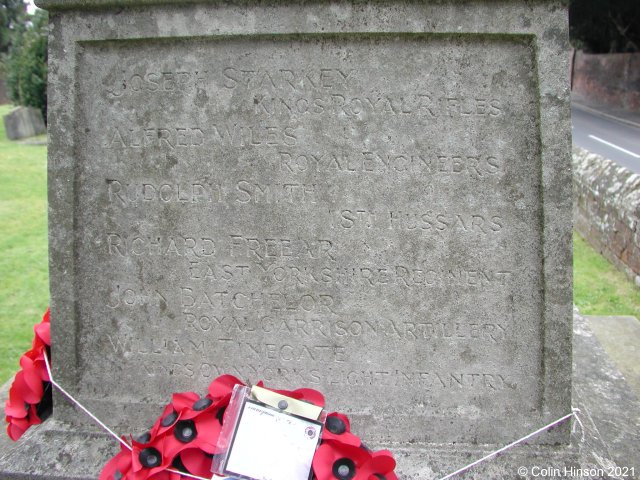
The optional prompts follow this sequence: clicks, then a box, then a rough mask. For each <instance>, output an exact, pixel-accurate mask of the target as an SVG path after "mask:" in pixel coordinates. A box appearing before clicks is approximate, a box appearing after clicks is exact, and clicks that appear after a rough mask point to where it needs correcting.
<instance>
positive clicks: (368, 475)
mask: <svg viewBox="0 0 640 480" xmlns="http://www.w3.org/2000/svg"><path fill="white" fill-rule="evenodd" d="M395 468H396V461H395V460H394V458H393V455H392V454H391V452H390V451H389V450H380V451H377V452H371V458H370V459H369V460H368V461H367V462H365V464H364V465H363V466H362V468H361V469H360V472H358V473H357V474H356V476H355V477H354V480H398V477H397V476H396V474H395V473H394V470H395Z"/></svg>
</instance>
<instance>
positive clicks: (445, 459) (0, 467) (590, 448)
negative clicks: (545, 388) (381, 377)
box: [0, 316, 640, 480]
mask: <svg viewBox="0 0 640 480" xmlns="http://www.w3.org/2000/svg"><path fill="white" fill-rule="evenodd" d="M574 331H575V333H574V338H573V345H574V349H573V351H574V364H573V405H574V406H575V407H577V408H579V409H580V414H579V415H580V419H581V425H580V424H577V423H576V422H575V421H574V423H573V425H572V434H571V444H570V445H568V446H540V445H538V446H534V445H529V446H519V447H516V448H514V449H512V450H510V451H509V452H508V453H506V454H504V455H502V456H500V457H498V458H496V459H493V460H491V461H489V462H486V463H484V464H481V465H479V466H477V467H475V468H474V469H472V470H470V471H469V472H467V473H465V474H464V477H463V478H470V479H474V480H503V479H505V478H510V479H511V478H513V479H517V478H521V479H533V478H562V479H569V480H572V479H575V480H583V479H585V478H588V479H590V480H597V479H605V478H616V475H614V474H615V473H616V468H617V469H620V470H619V473H623V472H626V473H627V475H626V476H622V475H617V478H639V475H638V472H640V462H639V461H638V459H640V447H639V446H640V421H639V419H640V403H639V402H638V398H637V396H635V395H634V394H633V392H632V391H631V389H630V388H629V385H627V384H626V382H625V381H624V377H623V376H622V375H621V374H620V372H619V371H618V370H617V369H616V368H615V366H614V365H613V363H612V362H611V360H610V359H609V357H608V356H607V354H606V353H605V352H604V351H603V349H602V347H601V346H600V345H599V343H598V342H597V340H596V338H595V336H594V335H593V332H592V331H591V330H590V328H589V325H588V324H587V323H586V322H585V320H584V318H582V317H580V316H576V319H575V322H574ZM540 426H542V425H537V426H536V427H540ZM359 427H360V425H353V428H354V429H357V428H359ZM547 435H548V434H547ZM511 440H515V438H514V439H511ZM543 440H544V438H543ZM44 445H46V447H43V446H44ZM372 446H374V445H372ZM377 446H385V447H389V448H391V449H392V450H393V451H394V453H395V455H396V457H397V459H398V462H399V477H400V478H402V479H415V480H434V479H437V478H441V477H442V476H444V475H446V474H448V473H451V472H453V471H454V470H456V469H458V468H461V467H463V466H465V465H467V464H468V463H470V462H472V461H474V460H476V459H478V458H480V457H482V456H483V455H485V454H488V453H490V452H492V451H493V450H495V449H496V446H495V445H482V446H475V447H471V446H469V445H466V446H465V445H458V446H456V448H452V446H451V445H436V444H431V445H415V446H414V447H413V448H407V446H401V445H390V444H380V445H375V447H377ZM117 451H118V446H117V443H116V442H115V441H114V440H113V439H112V438H111V437H108V436H106V435H96V434H95V433H93V432H91V431H90V430H89V429H88V427H87V426H82V427H77V426H75V427H70V426H69V425H64V424H61V423H60V422H57V421H53V420H49V421H47V422H46V424H45V425H42V426H39V427H35V428H34V429H33V430H31V431H29V432H27V434H26V435H25V437H24V438H23V439H21V440H20V442H19V443H18V444H16V445H15V446H14V448H13V450H12V451H4V452H3V453H2V456H0V472H1V474H2V478H3V479H5V478H6V479H19V480H22V479H29V480H34V479H37V480H41V479H42V480H44V479H56V480H58V479H74V480H76V479H77V480H85V479H86V480H89V479H95V478H96V477H97V474H98V472H99V470H100V465H101V464H102V463H104V461H106V459H107V458H108V457H109V456H110V455H113V454H115V453H116V452H117ZM34 458H37V461H34ZM522 467H524V468H526V474H524V475H519V474H518V469H519V468H522ZM592 469H595V470H592ZM631 469H633V470H631ZM25 472H26V473H25ZM585 472H586V473H585Z"/></svg>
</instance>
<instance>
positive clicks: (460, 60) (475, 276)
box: [75, 34, 543, 441]
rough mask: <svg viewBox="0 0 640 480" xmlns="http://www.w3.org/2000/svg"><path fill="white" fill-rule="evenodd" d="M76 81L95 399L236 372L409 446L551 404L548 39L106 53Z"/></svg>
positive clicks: (472, 435) (357, 38) (420, 39)
mask: <svg viewBox="0 0 640 480" xmlns="http://www.w3.org/2000/svg"><path fill="white" fill-rule="evenodd" d="M77 65H78V66H77V68H78V78H81V79H82V81H81V82H79V84H78V91H77V93H76V95H77V105H78V109H79V111H78V112H77V123H76V125H77V128H76V139H77V140H76V142H77V143H76V144H77V156H78V160H77V167H76V168H78V169H79V170H78V173H77V179H76V202H77V204H78V205H81V206H82V208H79V209H78V211H77V213H76V219H75V222H76V231H77V232H81V233H80V234H76V235H77V238H76V240H75V242H76V252H77V265H76V269H77V273H76V275H78V278H82V279H83V280H82V282H81V284H79V285H77V309H78V315H80V316H82V317H83V318H84V319H85V320H84V323H83V324H82V325H81V327H80V332H79V338H81V339H82V338H92V339H99V341H92V342H84V341H82V340H80V341H79V343H78V344H77V356H78V358H79V362H80V363H81V364H82V365H84V366H85V367H84V369H83V370H82V372H81V374H80V375H81V377H80V379H79V381H78V388H79V389H80V391H81V392H82V393H83V394H84V395H85V396H87V397H92V398H105V397H108V398H117V399H119V401H122V402H125V403H144V402H141V401H140V399H142V398H144V399H145V401H148V402H151V403H153V402H155V403H156V404H160V403H162V402H165V401H166V400H167V398H168V397H167V395H169V394H170V392H172V391H182V390H196V391H204V389H205V388H206V385H208V383H209V382H210V381H211V380H212V379H213V378H215V377H216V376H218V375H220V374H224V373H230V374H233V375H236V376H238V377H240V378H241V379H244V380H250V381H253V382H257V381H258V380H264V381H265V382H266V384H267V385H268V386H274V387H280V388H298V387H310V388H317V389H319V390H320V391H322V392H323V393H324V394H325V395H326V397H327V399H328V401H329V403H330V405H332V406H333V407H334V409H338V410H341V411H347V412H349V413H350V414H351V415H352V416H353V418H355V419H359V420H354V421H358V422H360V424H359V427H358V428H359V432H360V433H361V434H362V435H363V436H367V437H370V436H374V438H378V439H384V438H386V437H385V435H390V437H392V438H393V439H394V440H395V441H405V440H406V441H408V440H423V441H425V440H426V441H448V440H452V439H453V440H455V439H458V440H459V439H462V440H467V441H478V439H480V440H482V438H483V436H482V435H483V433H482V432H485V431H488V430H489V429H490V428H491V425H492V423H493V422H497V421H498V420H497V416H498V414H499V413H500V415H506V416H510V418H512V419H515V420H513V424H515V425H519V423H521V422H520V421H519V420H518V419H519V418H520V417H521V416H523V415H530V412H536V411H539V410H540V409H541V405H542V402H543V398H542V396H543V392H542V387H541V382H540V378H541V375H543V372H541V368H542V364H543V362H542V358H541V356H542V355H543V352H542V335H543V334H542V327H543V324H542V323H543V322H542V318H543V305H542V302H543V298H542V296H541V294H540V292H541V291H542V289H543V284H542V274H543V272H542V268H543V261H542V253H541V244H542V239H541V232H542V226H541V216H542V206H541V201H540V198H541V197H540V189H541V171H542V168H541V160H540V144H539V134H538V130H537V129H538V124H539V118H538V111H539V106H538V92H537V77H536V76H535V68H534V66H535V49H534V47H533V46H532V44H531V42H530V38H529V37H525V36H521V37H520V36H517V35H511V36H509V37H501V36H491V35H482V36H480V35H474V34H466V35H462V36H454V35H448V34H440V35H435V34H433V35H420V34H403V35H394V34H378V35H371V36H368V35H365V34H352V35H314V34H308V35H299V36H282V37H278V36H273V37H266V38H253V37H246V38H243V37H229V38H226V39H196V40H194V39H190V40H188V41H186V40H185V41H175V40H174V41H172V42H167V41H162V40H148V41H136V42H130V41H126V40H123V41H94V42H86V43H82V44H81V47H79V53H78V59H77ZM105 368H106V369H108V370H109V371H110V372H112V374H113V375H114V376H115V377H117V378H119V379H120V381H119V382H118V383H117V384H110V385H109V387H108V391H106V390H107V388H106V387H105V385H104V382H103V379H102V375H101V372H102V371H103V370H104V369H105ZM139 378H142V379H143V380H137V379H139ZM496 404H499V405H501V412H494V411H493V405H496ZM494 417H495V418H494ZM376 418H377V419H378V420H379V421H377V420H376V421H371V420H372V419H376ZM388 418H394V419H395V420H393V421H389V420H381V419H388ZM416 419H417V420H416ZM428 425H433V426H434V427H433V430H438V431H439V435H438V437H437V438H434V437H433V436H432V434H431V433H430V431H432V430H431V429H430V428H428V427H427V426H428ZM444 425H446V426H447V428H444V427H443V426H444ZM470 425H471V426H470ZM518 428H520V427H518ZM447 432H448V433H447ZM502 432H503V433H504V435H505V437H508V436H509V435H510V434H511V432H510V431H508V429H506V428H505V429H503V430H502ZM447 436H448V437H447Z"/></svg>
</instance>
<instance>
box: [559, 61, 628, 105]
mask: <svg viewBox="0 0 640 480" xmlns="http://www.w3.org/2000/svg"><path fill="white" fill-rule="evenodd" d="M571 88H572V91H573V93H574V94H577V95H578V97H580V96H582V97H584V98H588V99H589V100H590V101H592V102H596V103H600V104H603V105H608V106H610V107H615V108H622V109H625V110H630V111H635V112H640V53H606V54H588V53H583V52H581V51H577V52H575V55H574V58H573V67H572V77H571Z"/></svg>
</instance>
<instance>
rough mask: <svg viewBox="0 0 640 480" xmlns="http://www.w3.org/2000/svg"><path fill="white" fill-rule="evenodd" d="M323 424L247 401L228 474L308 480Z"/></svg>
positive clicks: (263, 479) (260, 479) (229, 458)
mask: <svg viewBox="0 0 640 480" xmlns="http://www.w3.org/2000/svg"><path fill="white" fill-rule="evenodd" d="M321 430H322V424H321V423H320V422H318V421H314V420H309V419H307V418H302V417H299V416H296V415H291V414H288V413H284V412H282V411H279V410H277V409H275V408H272V407H269V406H267V405H264V404H262V403H259V402H255V401H253V400H246V401H245V403H244V405H243V407H242V411H241V413H240V417H239V419H238V424H237V426H236V431H235V434H234V437H233V440H232V442H231V445H230V447H229V452H228V454H227V462H226V466H225V469H224V472H223V473H224V474H225V475H229V476H232V477H238V478H247V479H252V480H308V479H309V477H310V473H311V463H312V461H313V455H314V453H315V451H316V448H317V447H318V443H319V441H320V433H321Z"/></svg>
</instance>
